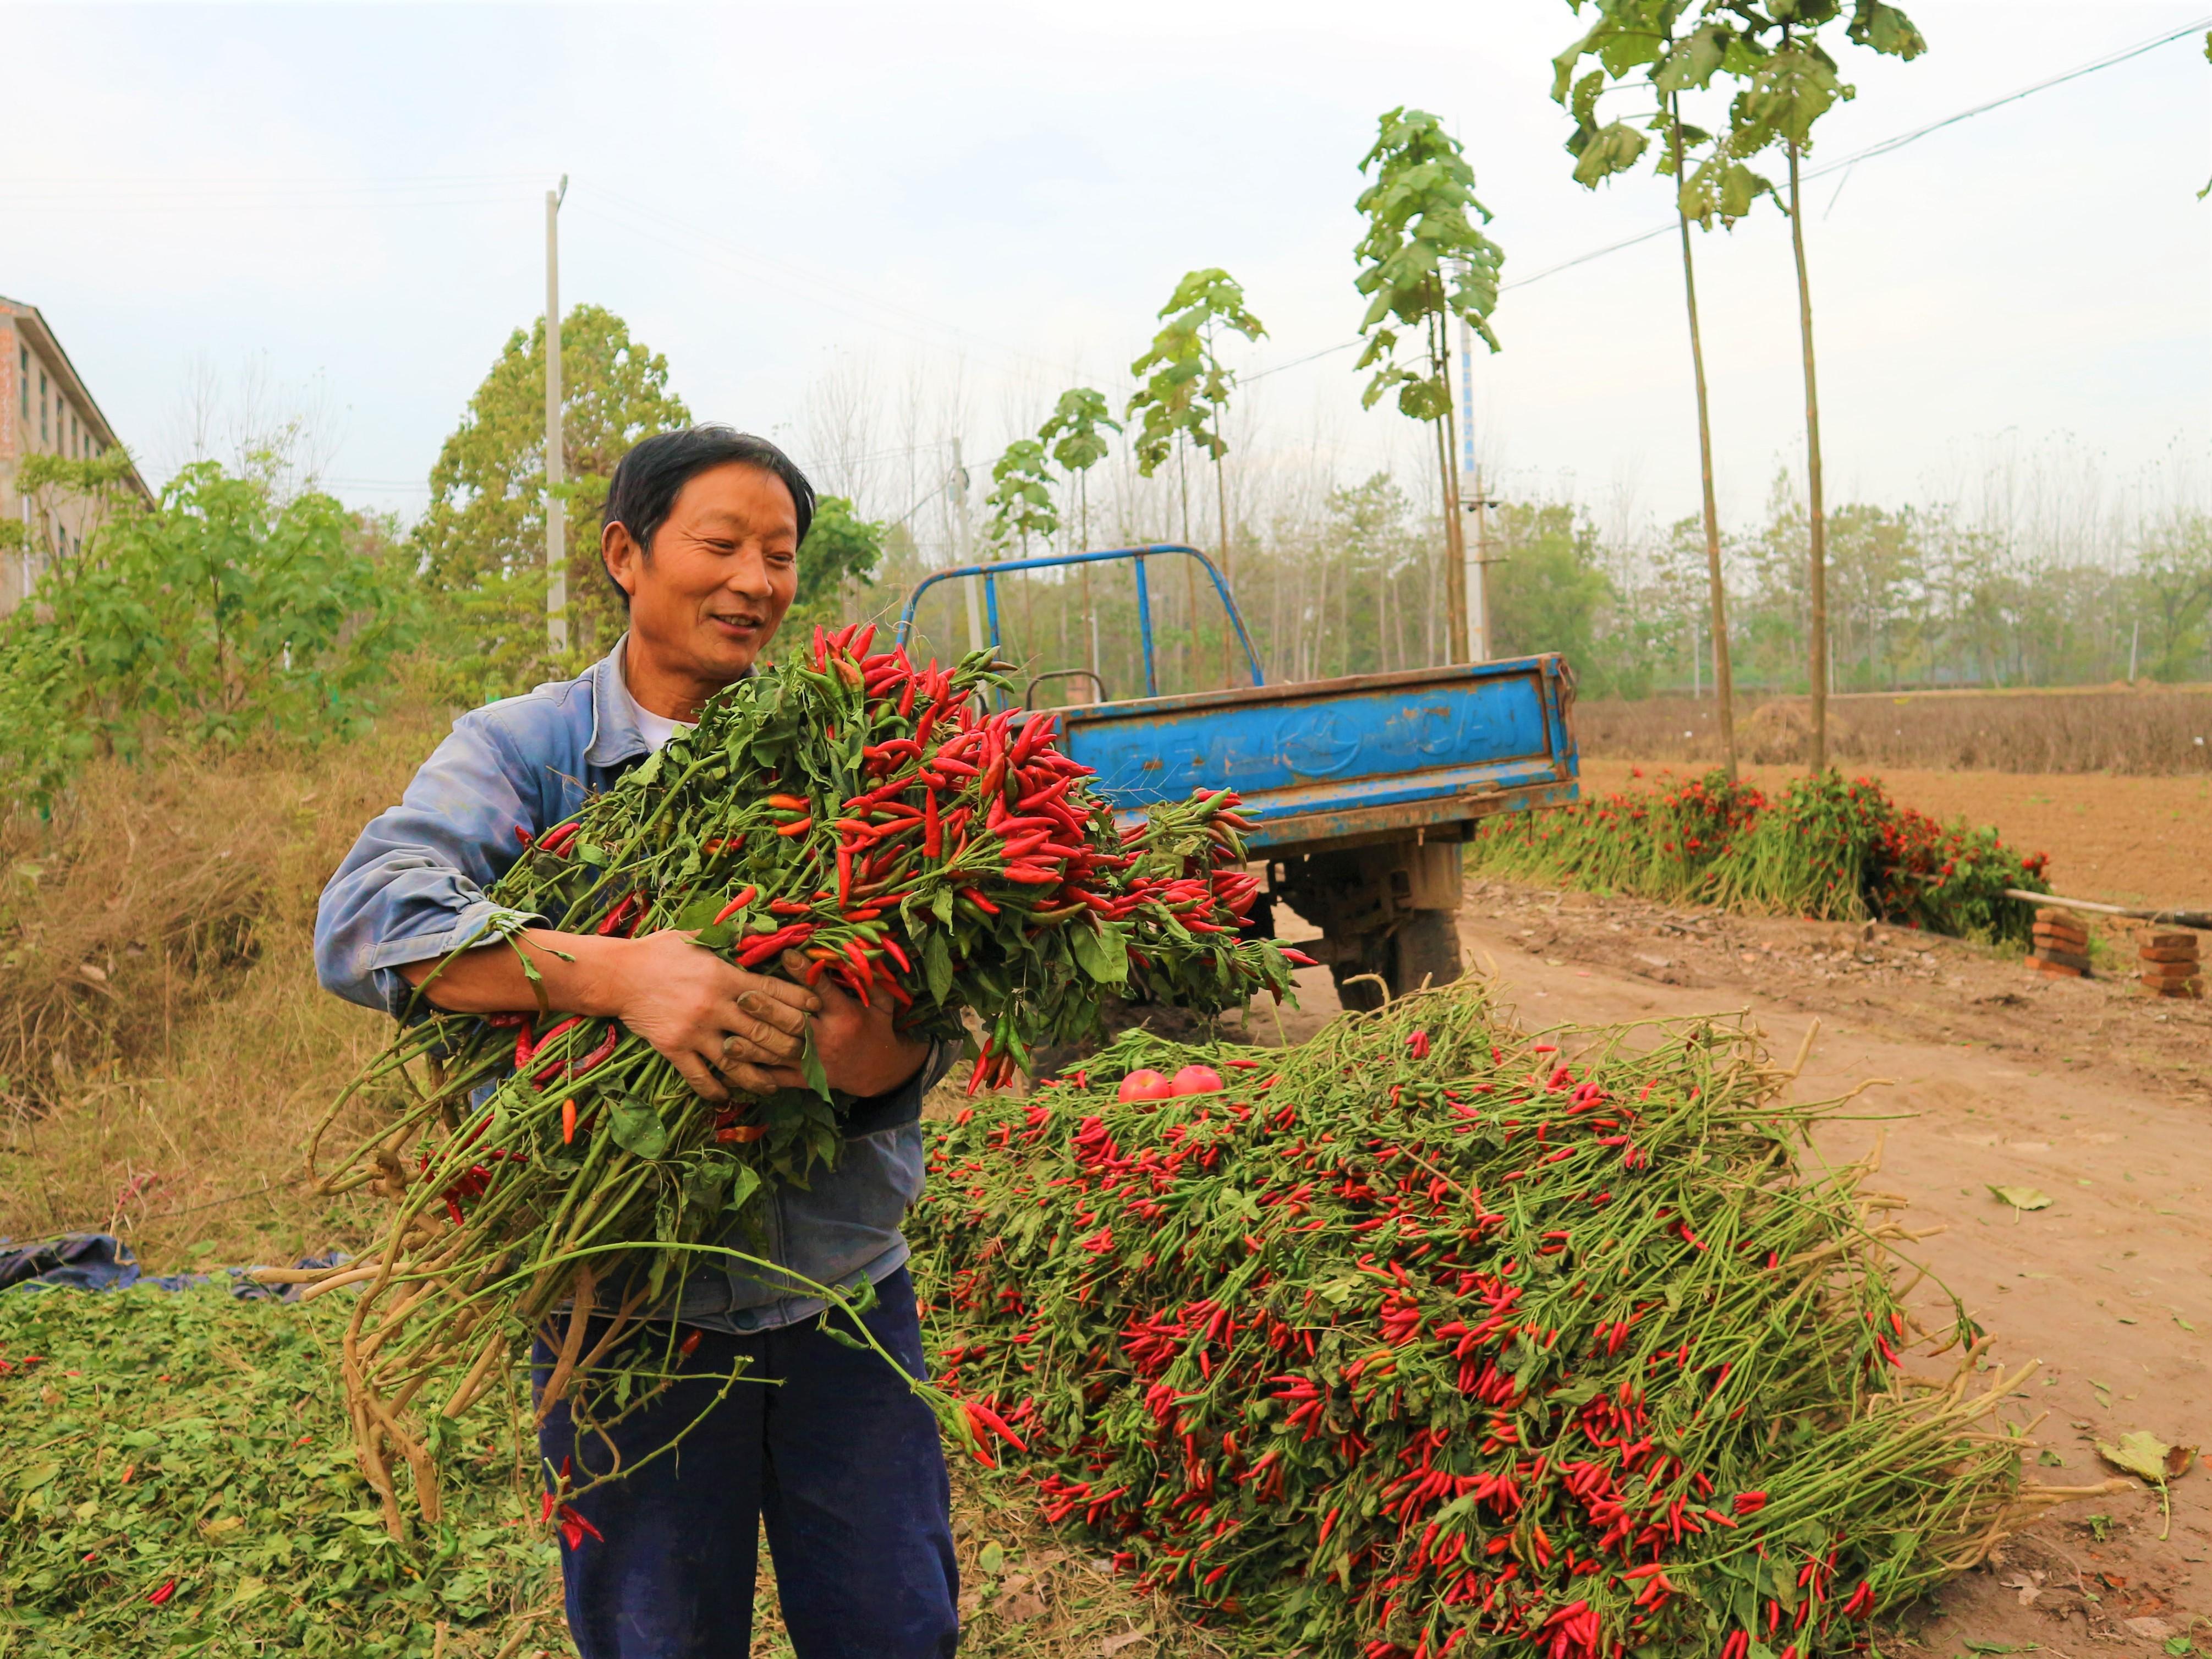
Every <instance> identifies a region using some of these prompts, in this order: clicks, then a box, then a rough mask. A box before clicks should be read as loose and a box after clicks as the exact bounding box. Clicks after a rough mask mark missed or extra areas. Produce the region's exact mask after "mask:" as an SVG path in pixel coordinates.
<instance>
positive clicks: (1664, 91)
mask: <svg viewBox="0 0 2212 1659" xmlns="http://www.w3.org/2000/svg"><path fill="white" fill-rule="evenodd" d="M1586 3H1587V4H1590V5H1591V6H1592V8H1593V9H1594V10H1595V13H1596V15H1595V18H1594V19H1593V21H1592V22H1591V25H1590V27H1589V30H1588V32H1587V33H1584V34H1583V37H1582V38H1581V39H1580V40H1577V41H1576V42H1575V43H1574V45H1573V46H1570V47H1568V48H1567V50H1566V51H1565V52H1561V53H1560V54H1559V56H1558V57H1557V58H1553V60H1552V69H1553V80H1552V96H1553V98H1554V99H1556V100H1558V101H1559V102H1560V103H1562V104H1565V105H1567V106H1569V108H1570V109H1571V111H1572V112H1573V114H1574V118H1575V130H1574V133H1573V135H1572V136H1571V137H1570V138H1569V139H1568V140H1567V152H1568V154H1569V155H1572V156H1573V157H1574V158H1575V179H1576V182H1577V183H1578V184H1581V185H1584V186H1586V187H1587V188H1589V189H1592V190H1595V188H1596V187H1597V186H1598V185H1600V184H1601V183H1603V182H1604V181H1606V180H1607V179H1611V178H1613V177H1614V176H1615V175H1617V174H1620V173H1626V172H1628V171H1630V170H1631V169H1632V168H1633V167H1635V166H1636V165H1637V164H1638V161H1641V160H1642V159H1643V158H1644V155H1645V154H1646V153H1647V151H1649V150H1650V148H1651V146H1650V139H1649V138H1647V137H1646V136H1645V134H1646V133H1647V132H1649V133H1651V134H1655V135H1656V136H1657V137H1658V139H1659V141H1660V142H1659V148H1658V149H1657V151H1656V159H1655V161H1654V163H1653V167H1654V171H1655V172H1656V173H1658V175H1659V176H1660V177H1662V179H1670V180H1672V181H1673V185H1674V191H1673V193H1674V216H1675V222H1676V227H1677V229H1678V231H1679V233H1680V239H1681V251H1682V294H1683V298H1684V301H1685V304H1686V307H1687V308H1688V312H1689V319H1690V367H1691V369H1692V375H1693V377H1694V379H1695V381H1696V386H1697V394H1698V466H1699V476H1700V478H1701V480H1702V482H1703V485H1704V495H1705V499H1704V510H1705V586H1706V595H1705V598H1706V607H1707V610H1708V611H1709V612H1710V614H1711V641H1712V653H1713V687H1714V691H1715V694H1716V696H1717V699H1718V702H1719V706H1720V730H1721V755H1722V758H1723V762H1724V763H1725V764H1726V766H1727V769H1728V775H1729V777H1730V778H1731V779H1733V778H1734V777H1735V775H1736V756H1735V703H1734V698H1735V676H1734V671H1733V665H1732V663H1731V661H1730V659H1729V625H1728V592H1727V589H1726V587H1725V586H1724V585H1723V582H1722V580H1721V522H1720V510H1719V507H1718V505H1717V501H1716V499H1715V492H1714V488H1713V428H1712V418H1711V402H1710V399H1709V398H1708V397H1707V394H1706V390H1705V341H1704V337H1703V334H1702V332H1701V331H1700V329H1699V323H1698V273H1697V265H1696V263H1695V261H1694V259H1693V258H1692V253H1691V249H1690V224H1691V222H1692V220H1695V221H1696V222H1698V223H1699V225H1701V226H1703V227H1705V228H1711V225H1712V222H1713V221H1714V220H1715V219H1719V220H1720V221H1721V222H1723V223H1725V224H1732V223H1734V222H1735V220H1737V219H1739V218H1741V216H1743V215H1744V214H1746V213H1748V212H1749V211H1750V210H1751V205H1752V202H1753V199H1754V197H1755V196H1756V194H1757V192H1758V191H1759V189H1760V188H1762V187H1763V181H1762V180H1760V179H1758V178H1757V176H1756V175H1754V174H1753V173H1752V172H1751V170H1750V169H1749V168H1748V167H1745V166H1744V165H1743V163H1742V162H1741V161H1737V160H1735V158H1733V157H1731V156H1729V155H1726V154H1725V153H1724V152H1721V151H1719V149H1718V147H1717V145H1716V144H1715V143H1714V140H1713V137H1712V135H1711V134H1710V133H1707V132H1705V131H1701V130H1700V129H1699V128H1696V127H1693V126H1691V125H1688V124H1687V123H1686V122H1685V121H1684V120H1683V119H1682V94H1683V93H1684V92H1686V91H1690V90H1693V89H1694V90H1703V89H1704V88H1706V87H1708V86H1710V85H1711V82H1712V78H1713V76H1715V75H1716V74H1717V73H1718V72H1719V70H1720V68H1721V64H1722V62H1723V59H1724V58H1726V56H1727V54H1728V52H1729V48H1730V47H1731V46H1733V45H1735V30H1734V29H1733V28H1732V27H1730V26H1729V24H1728V23H1726V22H1724V21H1712V20H1708V21H1703V22H1700V23H1698V24H1697V25H1696V26H1695V27H1692V28H1691V29H1689V30H1688V31H1687V32H1686V33H1685V32H1683V30H1682V27H1681V26H1682V23H1683V21H1684V19H1685V16H1686V14H1687V13H1689V12H1690V11H1691V10H1692V0H1567V4H1568V6H1569V8H1570V9H1572V10H1573V11H1574V12H1575V13H1576V14H1577V15H1580V14H1581V12H1582V9H1583V6H1584V5H1585V4H1586ZM1586 58H1587V59H1593V60H1595V67H1594V68H1592V69H1591V70H1589V72H1588V73H1586V74H1583V75H1581V76H1577V74H1576V70H1577V69H1578V68H1580V67H1581V65H1582V64H1583V60H1584V59H1586ZM1639 71H1640V73H1638V72H1639ZM1631 76H1634V77H1635V78H1634V79H1633V80H1632V79H1631V78H1630V77H1631ZM1608 81H1609V82H1613V85H1612V86H1611V87H1608V86H1607V82H1608ZM1621 90H1628V91H1636V92H1640V93H1642V94H1646V95H1648V97H1649V98H1650V107H1649V108H1647V109H1644V110H1641V111H1638V112H1636V115H1635V117H1633V118H1624V117H1622V116H1619V115H1615V116H1613V117H1612V118H1609V119H1607V120H1605V121H1604V122H1602V124H1601V122H1600V119H1599V109H1598V106H1599V103H1600V100H1601V99H1602V98H1603V96H1604V95H1605V94H1606V93H1607V92H1608V91H1621ZM1639 119H1640V121H1641V123H1642V125H1640V126H1639V125H1637V124H1636V123H1637V121H1638V120H1639ZM1698 148H1704V149H1706V150H1707V151H1708V154H1707V155H1706V157H1705V161H1704V162H1703V163H1702V164H1701V165H1700V166H1699V167H1698V168H1697V170H1696V171H1695V172H1692V171H1691V170H1690V167H1689V155H1690V152H1691V150H1692V149H1698Z"/></svg>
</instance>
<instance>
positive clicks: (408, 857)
mask: <svg viewBox="0 0 2212 1659" xmlns="http://www.w3.org/2000/svg"><path fill="white" fill-rule="evenodd" d="M531 774H532V769H531V768H529V767H528V766H527V765H526V763H524V761H523V760H522V757H520V754H518V753H517V752H515V750H514V749H513V744H511V743H510V742H509V741H508V740H507V738H506V735H505V734H504V733H503V732H501V730H500V728H499V726H498V723H497V722H496V720H494V719H493V718H492V717H490V716H489V715H488V714H485V713H484V712H483V711H481V710H479V711H476V712H474V713H471V714H465V715H463V716H462V717H461V719H460V720H458V721H456V722H455V724H454V726H453V732H451V733H450V734H449V735H448V736H447V738H446V740H445V741H444V742H443V743H441V744H439V745H438V748H437V750H436V752H435V753H434V754H433V755H432V756H431V757H430V758H429V759H428V760H427V761H425V762H424V763H422V769H421V770H420V771H418V772H416V775H415V778H414V781H412V782H411V783H410V784H409V785H408V786H407V793H406V794H405V795H404V797H402V799H401V800H400V803H399V805H397V806H394V807H392V808H390V809H389V810H387V811H384V812H381V813H380V814H378V815H377V817H375V818H374V819H372V820H371V821H370V823H369V825H368V828H367V829H363V830H362V832H361V838H360V840H358V841H356V842H355V843H354V847H353V850H352V851H351V852H350V853H349V854H346V858H345V862H344V863H343V864H341V865H340V866H338V868H337V873H336V874H335V875H333V876H332V877H331V879H330V882H329V884H328V885H326V886H325V888H324V889H323V896H322V900H321V902H320V903H319V905H318V906H317V907H316V910H315V972H316V975H317V976H318V977H319V979H320V980H321V981H322V982H323V987H324V988H325V989H326V990H329V991H333V992H335V993H337V994H338V995H339V996H342V997H343V998H345V999H346V1000H348V1001H349V1002H358V1003H360V1004H362V1006H364V1007H369V1008H381V1009H383V1010H385V1011H386V1012H389V1013H391V1014H392V1015H394V1016H399V1015H402V1014H404V1012H405V1011H406V1009H407V1006H408V1005H409V1003H410V1000H412V998H413V996H414V987H412V986H410V985H409V984H408V982H407V981H406V979H405V978H404V976H403V975H401V974H400V973H399V972H398V969H400V968H401V967H402V966H404V965H405V964H406V963H411V962H424V961H428V960H431V959H433V958H435V957H442V956H446V955H447V954H448V953H450V952H452V951H456V950H459V949H461V948H462V947H464V946H465V945H471V944H473V943H477V942H479V941H481V940H483V939H487V938H489V937H490V936H491V935H492V933H493V932H494V927H495V923H500V922H502V921H505V922H509V923H513V922H520V921H543V920H544V918H543V917H538V916H527V915H523V914H521V913H519V912H515V911H511V910H507V909H505V908H502V907H501V906H499V905H495V904H494V903H493V902H491V900H490V899H489V897H487V896H486V895H487V893H488V892H489V890H490V888H491V887H492V885H493V884H495V882H496V881H497V880H498V879H499V878H500V876H501V874H503V873H504V872H506V870H507V867H508V866H510V865H512V864H513V862H514V860H515V859H516V858H517V857H518V856H519V855H520V852H521V842H520V838H519V837H518V836H517V835H516V833H515V832H516V830H517V829H521V830H523V831H526V832H528V833H532V834H534V833H535V832H536V831H537V830H538V829H539V828H541V827H542V826H541V823H540V822H539V817H540V803H539V801H538V798H537V796H538V792H537V791H536V790H535V789H534V788H528V787H526V784H525V783H524V780H526V779H528V778H530V776H531Z"/></svg>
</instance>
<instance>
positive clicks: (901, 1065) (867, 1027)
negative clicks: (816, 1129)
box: [783, 951, 929, 1095]
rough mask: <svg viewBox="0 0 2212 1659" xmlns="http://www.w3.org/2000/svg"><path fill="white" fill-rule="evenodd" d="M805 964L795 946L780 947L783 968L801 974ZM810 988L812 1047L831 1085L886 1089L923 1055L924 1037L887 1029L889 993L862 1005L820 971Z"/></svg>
mask: <svg viewBox="0 0 2212 1659" xmlns="http://www.w3.org/2000/svg"><path fill="white" fill-rule="evenodd" d="M809 965H810V964H809V963H808V962H807V960H806V958H805V957H803V956H801V955H800V954H799V952H798V951H785V952H784V953H783V971H784V972H786V973H787V974H793V975H798V976H799V977H801V978H804V977H805V973H806V969H807V968H808V966H809ZM815 994H816V996H817V998H818V999H819V1000H820V1002H821V1005H822V1009H821V1012H819V1013H817V1014H816V1015H815V1016H814V1051H815V1053H816V1054H819V1055H820V1056H821V1057H822V1070H823V1073H824V1074H825V1075H826V1076H827V1077H828V1078H829V1086H830V1087H831V1088H833V1089H842V1091H844V1092H845V1093H847V1094H848V1095H880V1094H886V1093H888V1092H890V1091H891V1090H893V1089H896V1088H897V1087H898V1086H899V1085H901V1084H902V1083H904V1082H905V1081H906V1080H907V1079H909V1078H911V1077H912V1076H913V1075H914V1074H915V1073H916V1072H918V1071H920V1070H921V1066H922V1062H923V1061H924V1060H927V1059H928V1058H929V1044H928V1043H927V1042H923V1041H921V1039H919V1038H916V1037H903V1036H899V1034H898V1033H897V1032H896V1031H895V1030H892V1029H891V1018H892V1016H893V1015H894V1014H895V1013H896V1012H897V1011H896V1008H894V1006H892V1003H891V1000H890V998H889V997H878V998H877V999H876V1000H875V1001H874V1002H873V1003H872V1004H870V1005H866V1006H864V1005H863V1004H862V1003H861V1001H860V999H859V998H858V997H854V996H848V995H847V994H846V993H845V991H844V990H843V988H842V987H840V986H839V985H838V984H837V983H836V981H833V980H831V979H830V978H829V975H826V974H825V975H823V977H822V980H821V982H820V987H819V988H818V989H817V992H816V993H815Z"/></svg>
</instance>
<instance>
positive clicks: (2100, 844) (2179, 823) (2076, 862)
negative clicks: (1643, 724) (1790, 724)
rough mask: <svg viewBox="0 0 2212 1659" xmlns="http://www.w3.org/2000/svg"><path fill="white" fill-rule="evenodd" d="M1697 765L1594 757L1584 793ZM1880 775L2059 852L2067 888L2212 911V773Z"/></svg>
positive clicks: (2023, 843) (1779, 769)
mask: <svg viewBox="0 0 2212 1659" xmlns="http://www.w3.org/2000/svg"><path fill="white" fill-rule="evenodd" d="M1638 770H1639V769H1638V768H1637V767H1635V766H1633V765H1632V764H1631V763H1629V762H1627V761H1607V760H1585V761H1583V767H1582V776H1583V795H1584V796H1585V797H1586V798H1587V797H1589V796H1595V795H1601V794H1607V793H1612V792H1613V791H1616V790H1623V789H1629V788H1634V787H1650V784H1651V783H1652V782H1653V781H1656V780H1658V779H1660V778H1662V776H1663V777H1668V778H1678V777H1681V776H1685V775H1695V772H1696V769H1684V768H1676V769H1673V770H1672V771H1669V770H1668V769H1667V768H1665V767H1662V766H1655V765H1649V764H1647V765H1645V766H1644V767H1642V768H1641V769H1640V770H1641V772H1642V774H1643V776H1642V779H1641V780H1640V781H1639V780H1638V777H1637V776H1636V773H1637V772H1638ZM1795 772H1796V769H1795V768H1790V767H1783V766H1747V767H1746V768H1744V775H1745V777H1747V779H1748V780H1749V781H1752V782H1753V783H1756V784H1758V785H1759V787H1761V788H1762V789H1774V788H1778V787H1780V786H1781V785H1782V784H1783V783H1784V782H1785V781H1787V780H1788V779H1789V778H1790V776H1792V775H1793V774H1794V773H1795ZM1876 775H1878V776H1880V778H1881V781H1882V783H1883V785H1884V786H1885V787H1887V789H1888V790H1889V793H1890V794H1891V795H1892V796H1893V798H1895V799H1898V800H1899V801H1901V802H1903V803H1904V804H1905V805H1907V806H1917V807H1918V808H1919V809H1920V810H1921V811H1923V812H1926V813H1929V814H1930V815H1932V816H1933V817H1938V818H1942V819H1943V820H1945V821H1946V822H1947V823H1948V821H1949V820H1951V819H1953V818H1955V817H1960V816H1962V815H1963V816H1964V817H1967V818H1970V819H1971V820H1972V821H1973V822H1974V823H1990V824H1995V825H1996V829H1997V833H1998V834H1999V835H2001V836H2003V837H2004V838H2005V840H2006V841H2007V842H2008V843H2010V844H2011V845H2013V846H2015V847H2017V848H2020V850H2021V851H2022V852H2023V853H2048V854H2051V884H2052V886H2053V887H2054V888H2055V889H2056V890H2057V891H2059V892H2062V893H2069V894H2071V895H2072V896H2075V897H2076V898H2086V899H2100V900H2102V901H2104V902H2107V903H2112V904H2170V905H2197V906H2203V907H2207V908H2212V778H2204V777H2175V778H2137V777H2106V776H2102V775H2098V774H2094V773H2087V774H2085V773H2063V774H2060V773H2054V774H2051V775H2035V774H2028V773H2014V772H1918V771H1908V770H1904V769H1887V770H1883V771H1881V772H1879V773H1877V774H1876Z"/></svg>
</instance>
